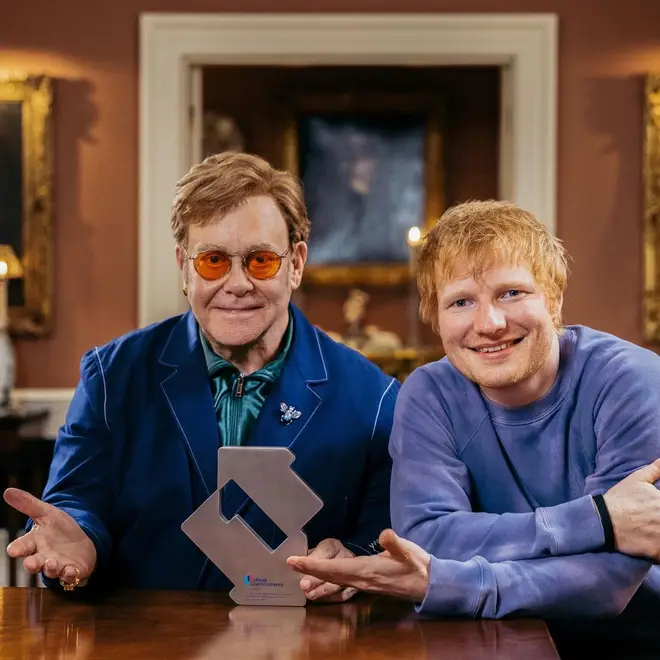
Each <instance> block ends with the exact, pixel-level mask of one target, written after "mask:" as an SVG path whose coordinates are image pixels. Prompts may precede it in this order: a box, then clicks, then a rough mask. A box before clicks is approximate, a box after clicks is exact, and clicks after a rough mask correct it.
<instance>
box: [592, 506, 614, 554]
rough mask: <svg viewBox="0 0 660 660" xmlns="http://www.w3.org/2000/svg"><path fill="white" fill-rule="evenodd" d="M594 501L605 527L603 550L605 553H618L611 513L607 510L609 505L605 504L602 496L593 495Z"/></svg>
mask: <svg viewBox="0 0 660 660" xmlns="http://www.w3.org/2000/svg"><path fill="white" fill-rule="evenodd" d="M593 499H594V504H595V505H596V510H597V511H598V515H599V516H600V522H601V523H602V525H603V531H604V532H605V546H604V548H603V549H604V550H605V552H616V543H615V542H614V527H613V526H612V518H611V517H610V512H609V511H608V510H607V504H605V498H604V497H603V496H602V495H593Z"/></svg>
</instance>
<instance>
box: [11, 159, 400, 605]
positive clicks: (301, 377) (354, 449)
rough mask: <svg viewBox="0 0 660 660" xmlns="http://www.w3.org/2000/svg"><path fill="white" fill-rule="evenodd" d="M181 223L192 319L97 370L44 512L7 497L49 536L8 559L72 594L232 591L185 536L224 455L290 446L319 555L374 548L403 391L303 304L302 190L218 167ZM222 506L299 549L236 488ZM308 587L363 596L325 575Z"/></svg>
mask: <svg viewBox="0 0 660 660" xmlns="http://www.w3.org/2000/svg"><path fill="white" fill-rule="evenodd" d="M171 225H172V231H173V235H174V239H175V243H176V259H177V262H178V265H179V267H180V269H181V277H182V286H183V291H184V294H185V295H186V296H187V298H188V301H189V303H190V308H191V309H190V311H189V312H188V313H186V314H183V315H181V316H177V317H174V318H171V319H167V320H165V321H163V322H161V323H156V324H155V325H152V326H150V327H148V328H143V329H140V330H137V331H136V332H133V333H130V334H128V335H126V336H123V337H120V338H119V339H117V340H115V341H112V342H110V343H109V344H107V345H106V346H102V347H99V348H95V349H93V350H91V351H90V352H89V353H87V354H86V355H85V356H84V357H83V359H82V365H81V379H80V383H79V385H78V388H77V389H76V393H75V395H74V398H73V401H72V402H71V405H70V408H69V411H68V415H67V419H66V423H65V425H64V426H63V427H62V429H61V430H60V432H59V435H58V437H57V441H56V443H55V453H54V458H53V462H52V466H51V471H50V475H49V480H48V484H47V486H46V489H45V492H44V495H43V499H42V500H38V499H37V498H35V497H32V496H31V495H29V494H28V493H25V492H23V491H18V490H16V489H9V490H8V491H7V492H6V493H5V499H6V501H7V502H8V503H9V504H11V505H12V506H14V507H16V508H17V509H19V510H20V511H22V512H23V513H25V514H26V515H28V516H30V517H31V518H32V520H33V521H34V522H35V523H36V525H34V526H32V525H30V526H29V529H30V531H29V533H28V534H26V535H25V536H23V537H22V538H20V539H17V540H15V541H14V542H13V543H11V544H10V546H9V548H8V552H9V554H10V555H11V556H12V557H23V558H24V559H23V563H24V566H25V567H26V569H27V570H28V571H30V572H32V573H37V572H40V571H41V572H43V574H44V576H45V577H46V579H47V584H48V586H52V587H54V588H58V589H62V588H66V589H70V588H71V587H75V586H78V587H83V586H84V588H85V590H86V591H87V592H90V591H98V590H101V589H103V588H105V587H107V586H108V585H112V586H114V587H126V588H150V589H154V588H164V589H218V590H223V589H228V588H230V587H231V586H232V585H231V583H230V582H229V581H228V579H227V578H226V577H225V576H224V575H223V574H222V573H221V572H220V571H219V570H218V569H217V568H216V567H215V566H214V565H213V564H211V562H209V561H208V560H207V559H206V557H205V556H204V555H203V554H202V552H201V551H200V550H199V549H198V548H197V547H196V546H195V545H194V544H193V542H192V541H191V540H190V539H189V538H188V537H187V536H186V535H185V534H184V532H183V531H182V530H181V524H182V523H183V521H184V520H186V519H187V518H188V517H189V516H190V515H191V514H192V513H193V512H194V511H195V510H196V509H197V508H198V507H199V506H200V505H201V504H202V503H203V502H204V501H206V500H207V498H209V496H210V494H211V493H213V492H214V491H215V490H216V486H217V474H218V467H217V452H218V447H219V446H220V445H224V446H264V445H265V446H270V447H289V448H290V449H291V451H292V452H293V453H294V454H295V457H296V459H295V463H294V464H293V469H294V470H295V471H296V473H297V474H298V475H299V476H300V477H301V478H302V479H303V480H304V481H306V482H307V483H308V484H309V486H310V487H311V488H312V489H313V490H314V491H315V492H316V493H317V494H318V495H319V497H320V498H321V499H322V500H323V503H324V505H323V509H322V510H321V511H320V512H319V513H318V514H317V515H316V516H315V517H314V518H312V520H311V521H310V522H309V523H308V524H307V525H306V526H305V528H304V531H305V533H306V534H307V539H308V542H309V545H310V547H311V548H313V552H312V554H313V555H318V556H322V557H325V558H332V557H350V556H352V555H354V554H363V553H369V552H374V548H375V547H376V539H377V537H378V534H379V532H380V531H381V530H382V529H383V527H387V526H389V524H390V522H389V521H390V518H389V483H390V472H391V461H390V458H389V455H388V451H387V442H388V438H389V434H390V430H391V426H392V415H393V411H394V402H395V399H396V395H397V392H398V389H399V388H398V383H397V382H396V381H395V380H393V379H392V378H390V377H389V376H386V375H385V374H384V373H383V372H382V371H380V370H379V369H378V368H376V366H375V365H373V364H372V363H371V362H369V361H368V360H366V358H364V357H362V356H361V355H360V354H358V353H357V352H355V351H352V350H350V349H348V348H347V347H345V346H343V345H341V344H337V343H335V342H334V341H332V340H331V339H330V338H329V337H328V336H327V335H326V334H324V333H323V332H321V331H319V330H318V329H317V328H315V327H313V326H312V325H311V324H310V323H309V322H308V321H307V320H306V318H305V317H304V315H303V314H302V313H301V311H300V310H298V309H297V308H296V307H295V306H293V305H292V304H291V294H292V292H293V291H294V290H295V289H297V288H298V287H299V285H300V282H301V278H302V275H303V268H304V266H305V261H306V258H307V239H308V236H309V228H310V223H309V220H308V218H307V212H306V209H305V203H304V199H303V194H302V187H301V185H300V182H299V181H298V180H297V179H296V178H295V177H293V176H292V175H290V174H289V173H287V172H283V171H278V170H275V169H274V168H272V167H271V166H270V165H269V164H268V163H266V162H265V161H264V160H262V159H261V158H258V157H256V156H252V155H248V154H239V153H225V154H220V155H216V156H211V157H209V158H207V159H206V160H204V162H202V163H201V164H198V165H195V166H194V167H193V168H192V169H191V170H190V171H189V172H188V173H187V174H186V175H185V176H184V177H183V178H182V179H181V181H179V183H178V185H177V189H176V197H175V200H174V205H173V207H172V214H171ZM283 404H286V410H285V411H282V410H281V406H282V405H283ZM287 413H290V414H288V415H287ZM222 507H223V514H224V515H225V517H226V518H228V519H229V518H231V517H232V516H234V515H235V514H238V515H240V516H241V517H242V518H243V519H244V520H245V522H246V523H247V524H248V525H250V526H251V527H252V528H253V529H254V530H255V531H256V533H257V534H258V535H259V536H261V538H262V539H263V540H264V541H265V542H266V543H268V544H269V545H270V546H271V547H273V548H275V547H277V546H278V545H279V544H280V543H281V542H282V541H284V535H283V534H282V532H281V531H280V530H279V529H278V528H277V527H276V526H275V525H274V524H273V522H272V521H271V520H270V519H269V518H268V517H267V516H266V515H265V514H264V513H263V512H262V511H261V510H260V509H259V508H258V507H257V506H256V505H255V504H254V503H252V502H251V501H250V500H248V498H246V497H245V495H244V494H243V492H242V491H241V490H240V488H238V486H237V485H236V484H235V483H230V484H228V485H227V486H226V487H225V489H224V490H223V497H222ZM235 551H236V552H240V551H241V549H240V548H236V550H235ZM87 582H88V584H86V583H87ZM301 588H302V589H303V591H304V592H305V594H306V595H307V597H308V598H309V599H311V600H319V599H334V600H346V599H347V598H349V597H350V596H351V595H353V594H354V593H355V590H354V589H352V588H343V587H342V586H340V585H335V584H329V583H327V582H325V581H322V580H317V579H315V578H311V577H304V578H302V579H301Z"/></svg>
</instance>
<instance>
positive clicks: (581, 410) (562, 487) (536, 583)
mask: <svg viewBox="0 0 660 660" xmlns="http://www.w3.org/2000/svg"><path fill="white" fill-rule="evenodd" d="M567 271H568V268H567V258H566V254H565V251H564V248H563V246H562V244H561V243H560V241H559V240H558V239H556V238H555V237H553V236H552V235H551V234H550V233H549V232H548V231H547V229H546V228H545V227H544V226H543V225H542V224H541V223H540V222H539V221H538V220H537V219H536V218H535V217H534V216H533V215H532V214H531V213H528V212H526V211H524V210H522V209H520V208H519V207H517V206H516V205H514V204H511V203H507V202H502V201H486V202H468V203H465V204H461V205H458V206H456V207H454V208H451V209H449V210H448V211H447V212H446V213H445V214H444V215H443V216H442V217H441V219H440V220H439V222H438V224H437V225H436V226H435V227H434V228H433V229H432V230H431V231H430V232H429V234H428V236H427V237H426V239H425V242H424V245H423V247H422V249H421V253H420V261H419V281H418V283H419V289H420V294H421V306H420V309H421V315H422V317H423V319H424V320H425V321H426V322H430V323H431V324H432V325H433V327H434V329H435V331H436V332H437V333H438V335H439V336H440V338H441V340H442V343H443V346H444V349H445V352H446V357H445V358H443V359H442V360H440V361H438V362H435V363H432V364H428V365H425V366H423V367H421V368H419V369H417V370H416V371H414V372H413V373H412V375H411V376H410V377H409V378H408V379H407V380H406V382H405V383H404V384H403V386H402V388H401V392H400V394H399V397H398V400H397V404H396V409H395V415H394V425H393V430H392V436H391V439H390V454H391V456H392V459H393V469H392V485H391V513H392V523H393V530H386V531H384V532H383V534H382V535H381V544H382V545H383V547H384V548H385V551H384V552H382V553H380V554H379V555H376V556H374V557H364V558H356V559H349V560H341V561H338V562H334V563H330V562H323V561H322V560H320V559H318V558H312V557H310V558H305V557H292V558H290V559H289V563H290V564H291V565H292V566H293V567H294V568H295V569H296V570H299V571H301V572H305V573H307V574H313V575H316V576H317V577H319V578H324V579H332V580H336V581H338V582H340V583H342V584H349V585H352V586H354V587H356V588H359V589H364V590H367V591H374V592H387V593H391V594H394V595H398V596H402V597H405V598H409V599H412V600H414V601H416V602H417V605H416V607H417V609H418V611H420V612H422V613H430V614H435V615H463V616H472V617H485V618H500V617H505V616H525V615H533V616H543V617H559V618H561V617H569V618H574V617H613V616H616V615H619V614H620V613H622V612H623V611H624V610H625V611H626V612H627V613H633V612H635V611H636V605H639V606H640V607H642V605H643V606H644V607H648V606H653V605H657V604H658V602H659V600H660V599H659V597H658V594H659V590H660V569H659V568H657V567H655V566H653V565H652V561H650V560H649V559H645V558H641V557H636V556H631V555H643V556H646V557H649V558H653V559H656V560H657V559H658V558H659V557H660V543H659V540H660V536H659V534H658V532H659V529H658V520H659V510H658V505H657V501H658V493H657V491H656V489H655V487H654V485H653V484H654V482H655V481H657V480H659V479H660V461H656V462H655V463H654V461H655V459H657V458H658V456H660V357H658V355H656V354H655V353H653V352H651V351H648V350H646V349H643V348H641V347H639V346H636V345H634V344H631V343H629V342H627V341H624V340H622V339H619V338H617V337H614V336H612V335H610V334H606V333H604V332H599V331H597V330H593V329H591V328H587V327H584V326H579V325H574V326H568V327H563V326H562V322H561V309H562V297H563V293H564V289H565V287H566V281H567ZM631 473H633V474H631ZM628 475H630V476H628ZM608 489H609V490H608ZM624 491H627V493H628V494H629V495H633V494H634V496H633V497H632V500H630V501H631V502H632V501H635V502H637V503H638V504H639V503H642V502H643V503H645V504H644V505H643V506H640V507H639V508H635V507H633V508H631V509H628V510H627V511H624V508H625V507H621V506H620V501H618V500H617V498H618V496H619V495H620V494H621V493H623V492H624ZM603 494H604V495H603ZM646 505H648V508H646V509H645V513H642V510H643V508H644V506H646ZM635 506H637V505H635ZM624 553H627V554H624Z"/></svg>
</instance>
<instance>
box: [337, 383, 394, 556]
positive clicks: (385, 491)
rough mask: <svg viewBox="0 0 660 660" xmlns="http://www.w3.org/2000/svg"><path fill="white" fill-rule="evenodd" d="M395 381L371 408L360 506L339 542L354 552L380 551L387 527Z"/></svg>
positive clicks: (387, 386)
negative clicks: (370, 423) (372, 415)
mask: <svg viewBox="0 0 660 660" xmlns="http://www.w3.org/2000/svg"><path fill="white" fill-rule="evenodd" d="M399 387H400V385H399V382H398V381H396V380H394V379H392V380H390V381H389V382H388V383H387V384H386V387H385V390H384V392H383V393H382V395H381V396H380V398H379V400H378V405H377V407H376V409H375V411H374V417H373V429H372V431H371V437H370V439H369V458H368V464H367V471H366V474H365V476H364V481H363V488H364V497H363V498H362V509H361V511H360V513H359V515H358V517H357V523H356V525H355V529H354V530H348V533H347V535H346V537H345V538H343V539H340V540H341V541H342V543H343V544H344V545H345V546H346V547H347V548H348V549H349V550H350V551H351V552H353V553H354V554H355V555H367V554H376V553H378V552H379V551H380V546H379V545H378V537H379V535H380V533H381V532H382V531H383V530H384V529H387V528H388V527H390V525H391V522H390V499H389V492H390V479H391V475H392V461H391V459H390V456H389V452H388V443H389V439H390V432H391V430H392V419H393V416H394V406H395V403H396V397H397V394H398V392H399Z"/></svg>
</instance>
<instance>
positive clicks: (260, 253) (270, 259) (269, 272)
mask: <svg viewBox="0 0 660 660" xmlns="http://www.w3.org/2000/svg"><path fill="white" fill-rule="evenodd" d="M246 263H247V269H248V272H249V273H250V275H252V277H254V278H255V279H257V280H268V279H270V278H271V277H274V276H275V275H276V273H277V271H278V270H279V269H280V264H281V263H282V257H280V255H279V254H277V253H276V252H271V251H270V250H257V251H256V252H252V253H251V254H249V255H248V256H247V259H246Z"/></svg>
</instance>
